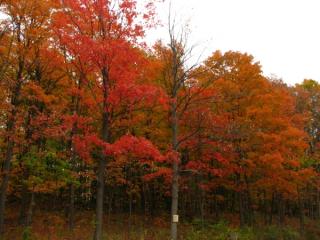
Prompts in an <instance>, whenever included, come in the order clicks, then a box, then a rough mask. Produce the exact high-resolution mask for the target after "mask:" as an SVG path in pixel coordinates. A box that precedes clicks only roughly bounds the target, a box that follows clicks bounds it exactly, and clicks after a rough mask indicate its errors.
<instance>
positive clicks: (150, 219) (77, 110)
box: [0, 0, 320, 240]
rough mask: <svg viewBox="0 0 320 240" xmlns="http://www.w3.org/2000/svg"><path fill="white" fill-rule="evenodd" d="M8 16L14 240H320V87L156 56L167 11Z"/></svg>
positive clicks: (13, 12) (245, 62)
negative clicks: (152, 38) (151, 36)
mask: <svg viewBox="0 0 320 240" xmlns="http://www.w3.org/2000/svg"><path fill="white" fill-rule="evenodd" d="M142 2H143V3H142ZM0 4H1V12H2V14H1V16H2V17H1V23H0V166H1V172H0V177H1V179H0V184H1V192H0V239H10V240H11V239H13V240H15V239H23V240H31V239H39V240H42V239H46V240H54V239H79V240H82V239H83V240H87V239H94V240H102V239H150V240H151V239H173V240H177V239H190V240H192V239H221V240H222V239H234V240H235V239H247V240H249V239H288V240H289V239H320V235H319V233H320V229H319V228H318V227H317V224H318V223H319V222H320V188H319V186H320V185H319V184H320V183H319V171H320V164H319V163H320V162H319V157H320V156H319V153H320V151H319V150H320V132H319V131H320V85H319V84H318V83H317V82H316V81H315V80H312V79H306V80H303V79H302V80H301V81H302V83H301V84H297V85H295V86H288V85H287V84H285V83H284V82H283V81H282V80H281V79H278V78H276V77H266V76H264V74H263V72H262V67H261V65H260V64H259V62H257V61H256V60H255V59H254V57H253V56H251V55H250V54H247V53H241V52H236V51H228V52H221V51H215V52H213V53H212V54H211V56H209V57H208V58H207V59H206V60H204V61H203V62H199V63H195V64H192V63H190V62H192V59H194V56H193V52H194V51H193V47H192V46H189V45H188V32H189V30H187V29H185V28H187V26H185V27H179V26H176V25H175V21H174V19H173V17H172V16H171V18H170V17H169V20H170V21H169V25H168V38H169V41H168V42H165V41H164V40H159V41H158V42H156V43H155V44H154V45H153V46H148V45H147V44H146V43H145V42H146V37H145V33H146V31H148V29H150V28H154V27H156V26H157V25H158V24H159V23H158V20H157V14H156V13H157V8H156V4H157V3H156V1H147V0H144V1H140V0H139V3H137V1H134V0H61V1H60V0H59V1H58V0H41V1H39V0H0ZM138 5H139V6H138ZM140 5H141V6H140ZM178 29H179V30H178ZM234 41H236V39H235V40H234ZM292 71H294V69H292Z"/></svg>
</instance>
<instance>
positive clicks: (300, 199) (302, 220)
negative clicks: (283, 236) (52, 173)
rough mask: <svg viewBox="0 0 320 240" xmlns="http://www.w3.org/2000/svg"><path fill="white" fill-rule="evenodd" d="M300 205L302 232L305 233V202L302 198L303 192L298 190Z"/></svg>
mask: <svg viewBox="0 0 320 240" xmlns="http://www.w3.org/2000/svg"><path fill="white" fill-rule="evenodd" d="M298 204H299V222H300V232H301V234H303V233H304V211H303V210H304V209H303V200H302V198H301V192H300V191H299V190H298Z"/></svg>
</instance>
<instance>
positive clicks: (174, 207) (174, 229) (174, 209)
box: [171, 97, 179, 240]
mask: <svg viewBox="0 0 320 240" xmlns="http://www.w3.org/2000/svg"><path fill="white" fill-rule="evenodd" d="M176 101H177V98H176V97H174V98H173V102H172V103H171V129H172V146H173V151H175V152H176V151H177V150H178V117H177V103H176ZM172 174H173V176H172V193H171V239H172V240H177V237H178V222H177V221H176V219H174V218H175V217H176V216H177V215H178V202H179V160H178V159H173V164H172Z"/></svg>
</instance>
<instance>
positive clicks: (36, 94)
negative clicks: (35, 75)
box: [24, 82, 57, 105]
mask: <svg viewBox="0 0 320 240" xmlns="http://www.w3.org/2000/svg"><path fill="white" fill-rule="evenodd" d="M24 94H25V95H26V96H25V97H26V98H28V99H29V100H30V101H35V102H36V101H38V102H42V103H44V104H46V105H50V104H52V103H53V102H54V101H56V100H57V98H56V97H55V96H54V95H47V94H46V93H45V91H44V89H43V88H42V87H40V86H39V85H37V84H35V83H34V82H29V83H28V84H27V85H26V87H25V93H24Z"/></svg>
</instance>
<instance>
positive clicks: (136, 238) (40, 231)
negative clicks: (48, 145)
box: [4, 209, 320, 240]
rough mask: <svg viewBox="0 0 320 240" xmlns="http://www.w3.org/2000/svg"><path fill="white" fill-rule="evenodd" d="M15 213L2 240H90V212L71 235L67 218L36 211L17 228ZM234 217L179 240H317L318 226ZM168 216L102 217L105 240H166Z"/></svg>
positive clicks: (188, 231)
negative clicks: (243, 222) (242, 222)
mask: <svg viewBox="0 0 320 240" xmlns="http://www.w3.org/2000/svg"><path fill="white" fill-rule="evenodd" d="M18 215H19V214H18V212H17V211H15V209H10V214H9V215H8V216H9V217H8V219H7V225H6V231H5V232H6V234H5V238H4V239H5V240H20V239H21V240H91V239H92V236H93V229H94V221H93V216H94V215H93V212H89V211H87V212H85V211H82V212H80V213H77V216H76V221H75V227H74V230H73V231H70V230H69V229H68V224H67V222H66V217H65V215H64V214H63V213H59V212H43V211H41V212H40V211H35V215H34V217H33V223H32V226H31V227H29V228H26V227H23V226H21V225H19V224H18V223H17V222H18V221H17V219H18ZM237 218H238V217H237V216H235V215H233V216H232V215H226V216H224V217H223V218H221V219H224V220H220V221H219V222H215V223H214V222H208V221H205V222H204V221H201V220H200V219H194V220H193V221H191V222H182V223H180V225H179V239H181V240H209V239H210V240H211V239H212V240H229V239H230V240H300V239H301V240H302V239H303V240H319V239H320V228H319V227H318V226H319V225H320V222H318V221H311V220H308V219H307V220H306V227H305V232H304V234H303V235H302V234H300V233H299V224H298V220H297V219H294V218H292V219H286V225H285V226H282V227H280V226H278V225H270V226H263V224H259V223H258V222H259V221H257V222H256V224H257V225H256V226H255V227H253V228H249V227H248V228H243V229H240V228H239V227H237ZM167 220H168V217H167V216H159V217H146V216H143V215H134V214H133V215H131V217H129V215H128V214H117V215H111V216H106V217H105V224H104V225H105V228H104V236H105V239H106V240H166V239H169V233H170V231H169V229H170V226H169V222H168V221H167Z"/></svg>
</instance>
